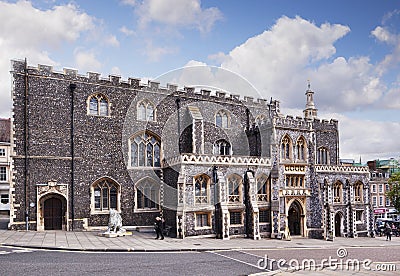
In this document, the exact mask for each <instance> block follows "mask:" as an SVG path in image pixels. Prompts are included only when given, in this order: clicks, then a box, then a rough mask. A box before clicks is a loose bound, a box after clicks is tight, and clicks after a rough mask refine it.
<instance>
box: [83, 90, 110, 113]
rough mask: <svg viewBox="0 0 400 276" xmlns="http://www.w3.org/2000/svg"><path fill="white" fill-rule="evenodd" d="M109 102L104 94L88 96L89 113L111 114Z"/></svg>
mask: <svg viewBox="0 0 400 276" xmlns="http://www.w3.org/2000/svg"><path fill="white" fill-rule="evenodd" d="M109 113H110V112H109V103H108V99H107V98H106V96H104V95H103V94H94V95H91V96H90V97H89V98H88V114H89V115H97V116H108V115H109Z"/></svg>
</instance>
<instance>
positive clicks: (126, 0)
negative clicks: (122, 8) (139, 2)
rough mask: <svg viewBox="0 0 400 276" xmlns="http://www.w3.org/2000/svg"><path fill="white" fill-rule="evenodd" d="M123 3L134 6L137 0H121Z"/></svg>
mask: <svg viewBox="0 0 400 276" xmlns="http://www.w3.org/2000/svg"><path fill="white" fill-rule="evenodd" d="M121 3H122V4H123V5H127V6H132V7H134V6H135V5H136V0H121Z"/></svg>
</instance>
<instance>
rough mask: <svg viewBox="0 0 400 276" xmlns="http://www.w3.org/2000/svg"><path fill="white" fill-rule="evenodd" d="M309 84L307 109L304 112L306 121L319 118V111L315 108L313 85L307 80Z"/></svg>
mask: <svg viewBox="0 0 400 276" xmlns="http://www.w3.org/2000/svg"><path fill="white" fill-rule="evenodd" d="M307 82H308V85H307V86H308V89H307V91H306V96H307V103H306V109H304V110H303V114H304V118H306V119H314V118H316V117H317V111H318V109H316V108H315V105H314V92H313V91H312V90H311V84H310V80H307Z"/></svg>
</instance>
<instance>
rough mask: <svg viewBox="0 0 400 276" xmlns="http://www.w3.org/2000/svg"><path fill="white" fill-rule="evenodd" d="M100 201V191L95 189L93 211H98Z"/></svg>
mask: <svg viewBox="0 0 400 276" xmlns="http://www.w3.org/2000/svg"><path fill="white" fill-rule="evenodd" d="M100 199H101V193H100V189H99V188H96V189H95V190H94V208H95V209H100Z"/></svg>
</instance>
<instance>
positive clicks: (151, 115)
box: [137, 99, 156, 121]
mask: <svg viewBox="0 0 400 276" xmlns="http://www.w3.org/2000/svg"><path fill="white" fill-rule="evenodd" d="M155 117H156V116H155V107H154V105H153V104H152V103H151V102H150V101H149V100H147V99H145V100H142V101H140V102H139V103H138V105H137V119H138V120H141V121H155Z"/></svg>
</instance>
